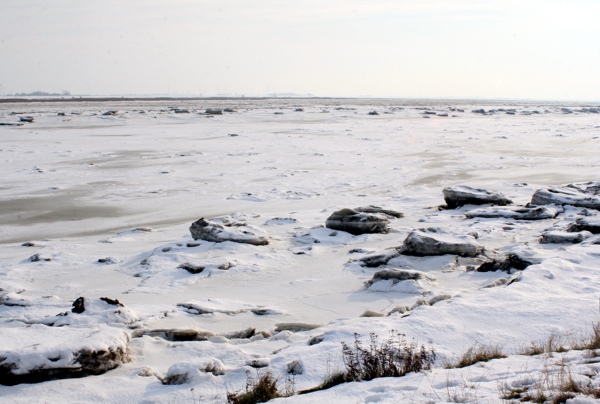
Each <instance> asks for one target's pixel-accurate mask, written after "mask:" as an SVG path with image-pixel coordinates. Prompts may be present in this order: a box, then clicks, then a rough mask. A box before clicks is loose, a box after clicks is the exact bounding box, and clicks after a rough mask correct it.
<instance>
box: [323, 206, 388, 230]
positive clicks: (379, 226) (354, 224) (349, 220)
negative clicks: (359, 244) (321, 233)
mask: <svg viewBox="0 0 600 404" xmlns="http://www.w3.org/2000/svg"><path fill="white" fill-rule="evenodd" d="M388 223H389V219H388V218H387V217H386V216H384V215H381V214H371V213H361V212H357V211H355V210H352V209H341V210H338V211H336V212H333V213H332V214H331V216H329V217H328V218H327V220H326V221H325V226H326V227H327V228H329V229H332V230H341V231H345V232H348V233H350V234H354V235H359V234H365V233H387V232H388V230H389V229H388Z"/></svg>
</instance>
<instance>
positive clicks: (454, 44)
mask: <svg viewBox="0 0 600 404" xmlns="http://www.w3.org/2000/svg"><path fill="white" fill-rule="evenodd" d="M598 21H600V1H599V0H527V1H523V0H419V1H416V0H369V1H362V0H361V1H357V0H328V1H322V0H301V1H289V0H254V1H248V0H219V1H214V0H211V1H205V0H202V1H198V0H197V1H192V0H126V1H124V0H85V1H81V0H53V1H48V0H0V93H1V94H3V95H6V94H10V93H17V92H32V91H46V92H62V91H69V92H70V93H71V94H73V95H88V94H89V95H170V96H196V95H203V96H213V95H217V94H222V95H238V96H241V95H244V96H248V97H249V96H264V95H266V94H273V93H295V94H303V95H304V94H311V95H315V96H329V97H335V96H340V97H364V96H369V97H399V98H508V99H540V100H586V101H600V40H599V38H600V23H598Z"/></svg>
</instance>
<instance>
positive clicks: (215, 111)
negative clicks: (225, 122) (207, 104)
mask: <svg viewBox="0 0 600 404" xmlns="http://www.w3.org/2000/svg"><path fill="white" fill-rule="evenodd" d="M204 113H205V114H207V115H223V110H221V109H213V108H207V109H206V111H204Z"/></svg>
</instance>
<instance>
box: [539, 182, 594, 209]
mask: <svg viewBox="0 0 600 404" xmlns="http://www.w3.org/2000/svg"><path fill="white" fill-rule="evenodd" d="M599 184H600V183H598V182H592V183H587V184H583V185H579V186H577V185H573V184H571V185H567V186H564V187H549V188H545V189H538V190H537V191H535V192H534V194H533V196H532V197H531V205H550V204H554V205H571V206H579V207H582V208H590V209H598V210H600V195H599V193H598V186H599Z"/></svg>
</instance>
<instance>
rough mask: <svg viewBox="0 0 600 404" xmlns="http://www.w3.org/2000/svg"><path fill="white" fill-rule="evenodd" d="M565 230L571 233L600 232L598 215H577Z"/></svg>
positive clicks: (599, 217)
mask: <svg viewBox="0 0 600 404" xmlns="http://www.w3.org/2000/svg"><path fill="white" fill-rule="evenodd" d="M567 231H568V232H571V233H577V232H581V231H589V232H590V233H592V234H600V216H590V217H579V218H577V220H575V223H571V224H570V225H569V227H567Z"/></svg>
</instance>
